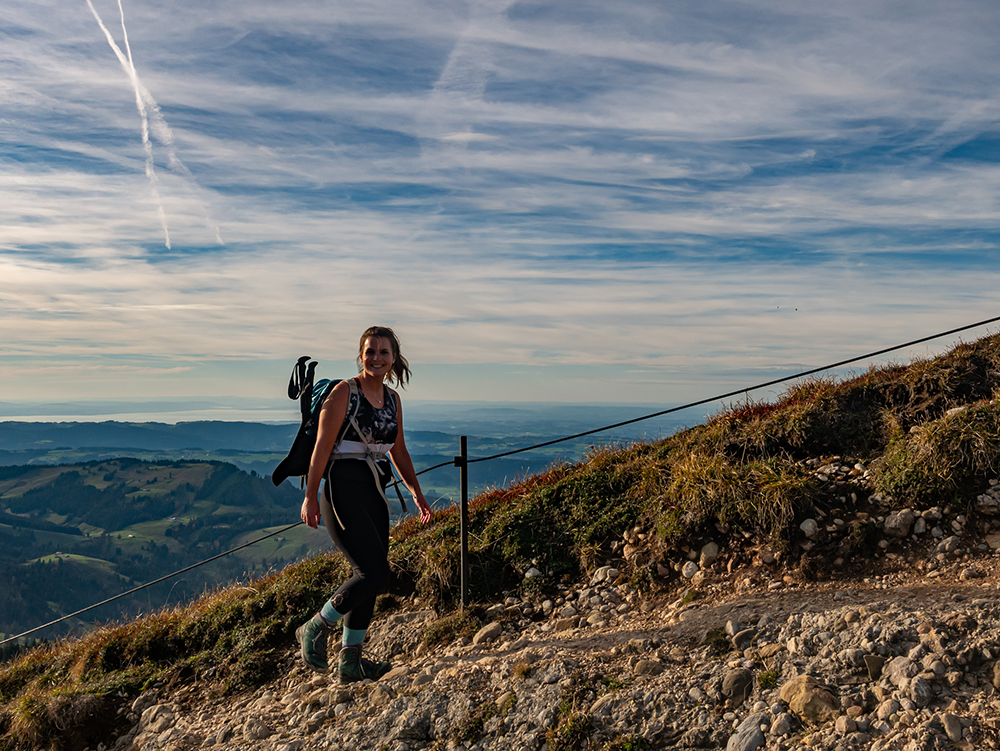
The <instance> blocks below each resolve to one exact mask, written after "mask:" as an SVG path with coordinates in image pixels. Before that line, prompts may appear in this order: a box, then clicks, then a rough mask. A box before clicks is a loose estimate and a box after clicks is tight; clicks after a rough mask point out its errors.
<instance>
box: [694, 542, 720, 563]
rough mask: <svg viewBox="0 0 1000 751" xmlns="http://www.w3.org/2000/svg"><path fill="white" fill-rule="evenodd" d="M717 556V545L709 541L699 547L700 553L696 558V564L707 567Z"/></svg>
mask: <svg viewBox="0 0 1000 751" xmlns="http://www.w3.org/2000/svg"><path fill="white" fill-rule="evenodd" d="M718 557H719V546H718V545H717V544H716V543H714V542H710V543H708V544H707V545H705V546H704V547H703V548H702V549H701V555H700V556H699V558H698V566H699V567H700V568H707V567H708V566H711V565H712V564H713V563H715V561H716V559H718Z"/></svg>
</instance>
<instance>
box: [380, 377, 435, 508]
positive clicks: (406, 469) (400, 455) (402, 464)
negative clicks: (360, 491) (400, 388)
mask: <svg viewBox="0 0 1000 751" xmlns="http://www.w3.org/2000/svg"><path fill="white" fill-rule="evenodd" d="M393 393H394V395H395V397H396V420H397V422H398V424H399V427H398V428H397V430H396V441H395V443H394V444H393V446H392V449H391V450H390V451H389V457H390V458H391V459H392V463H393V464H395V465H396V471H397V472H399V476H400V477H402V478H403V482H404V483H406V487H407V489H409V491H410V492H411V493H412V494H413V500H414V501H416V503H417V508H419V509H420V521H422V522H423V523H424V524H426V523H427V522H429V521H430V520H431V506H430V504H429V503H427V499H426V498H424V493H423V491H422V490H421V489H420V483H419V482H418V481H417V473H416V470H414V469H413V460H412V459H411V458H410V452H409V451H407V450H406V441H405V440H404V439H403V401H402V399H400V398H399V394H395V392H393Z"/></svg>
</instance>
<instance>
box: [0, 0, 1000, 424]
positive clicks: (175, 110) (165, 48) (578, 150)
mask: <svg viewBox="0 0 1000 751" xmlns="http://www.w3.org/2000/svg"><path fill="white" fill-rule="evenodd" d="M997 39H1000V9H998V7H997V6H996V4H995V3H993V2H990V1H989V0H984V1H982V2H978V1H977V2H965V1H963V0H956V1H955V2H950V3H947V4H945V3H939V2H933V3H932V2H920V1H916V2H914V1H909V2H905V3H903V2H871V0H865V1H864V2H852V1H850V0H846V1H845V2H839V3H830V2H811V1H809V0H805V1H803V0H795V2H790V1H789V2H784V1H782V0H766V2H765V1H764V0H748V1H747V2H715V1H712V0H709V1H708V2H697V3H695V2H678V3H663V2H652V1H646V2H633V1H631V0H619V2H615V3H607V2H590V1H589V0H581V1H580V2H574V3H564V2H563V3H557V2H507V1H506V0H481V1H479V0H475V1H472V2H466V1H451V0H441V1H429V2H425V1H423V0H414V1H412V2H405V3H404V2H398V1H397V2H385V1H384V0H365V1H364V2H354V1H353V0H344V1H342V2H318V1H317V2H309V3H302V2H286V3H273V2H268V3H263V2H259V0H240V1H239V2H235V1H234V0H200V1H199V2H197V3H195V2H190V1H189V0H172V2H170V3H165V2H162V0H160V1H159V2H154V1H153V0H122V3H121V5H119V4H118V2H117V0H90V2H88V0H69V2H66V1H62V2H59V3H56V2H52V1H49V0H30V2H28V1H26V0H6V1H5V2H4V3H3V5H2V6H0V341H2V347H0V400H3V402H4V404H7V405H15V406H14V407H12V408H11V409H9V410H7V411H4V409H0V413H2V414H0V418H3V417H4V415H12V414H17V415H22V416H23V415H24V414H31V413H32V409H27V410H26V409H25V407H24V405H25V404H28V405H38V404H43V403H46V402H62V401H75V402H81V401H87V400H91V401H98V402H99V401H101V400H105V401H110V400H119V401H120V400H126V401H130V402H134V403H135V404H138V405H141V404H142V403H152V402H158V403H163V402H171V403H172V404H175V405H176V404H178V403H185V402H186V401H189V402H190V403H191V404H195V403H200V402H199V400H206V399H207V400H211V399H229V400H233V399H235V400H246V403H247V404H251V403H253V404H258V403H265V402H268V401H269V400H270V401H272V402H273V400H275V399H281V398H283V394H284V389H285V384H286V382H287V377H288V376H287V374H288V371H289V370H290V367H291V364H292V363H293V362H294V360H295V359H296V358H297V357H298V356H299V355H302V354H309V355H312V356H313V357H315V358H317V359H318V360H320V370H319V372H320V374H321V375H324V376H328V377H329V376H343V375H348V374H350V373H353V372H354V365H353V358H354V355H355V353H356V351H357V346H358V341H357V339H358V336H359V335H360V333H361V331H362V330H364V329H365V328H366V327H367V326H369V325H372V324H375V323H378V324H382V325H389V326H392V327H393V328H394V329H395V330H396V331H397V332H398V333H399V335H400V337H401V340H402V343H403V352H404V354H405V355H406V357H407V358H408V359H409V361H410V363H411V365H412V369H413V380H412V381H411V384H410V386H409V387H408V389H407V391H406V393H407V394H408V395H409V398H412V399H415V400H432V401H433V400H439V401H468V400H478V401H490V402H506V401H515V402H573V403H596V402H600V403H613V402H632V403H649V404H676V403H679V402H682V401H687V400H694V399H699V398H703V397H706V396H709V395H711V394H713V393H720V392H722V391H726V390H729V389H731V388H740V387H742V386H743V385H748V384H751V383H755V382H759V381H762V380H766V379H769V378H774V377H778V376H780V375H784V374H787V373H792V372H796V371H797V370H801V369H805V368H809V367H814V366H818V365H822V364H824V363H827V362H832V361H836V360H839V359H843V358H847V357H851V356H853V355H857V354H861V353H863V352H867V351H872V350H875V349H879V348H881V347H885V346H890V345H892V344H895V343H898V342H903V341H907V340H911V339H915V338H917V337H919V336H924V335H927V334H932V333H934V332H936V331H941V330H945V329H949V328H952V327H957V326H961V325H963V324H966V323H971V322H973V321H977V320H981V319H985V318H988V317H991V316H994V315H1000V305H998V302H997V297H998V296H997V290H998V288H1000V284H998V282H1000V274H998V271H997V270H998V269H1000V253H998V248H997V242H998V238H1000V234H998V225H1000V212H998V195H1000V99H998V95H997V94H998V88H997V87H998V82H1000V46H998V43H997ZM995 330H996V329H995V328H994V329H982V330H979V331H974V332H970V333H968V334H964V335H963V337H964V338H965V339H967V340H968V339H972V338H976V337H977V336H980V335H984V334H986V333H989V332H991V331H995ZM954 341H955V338H952V339H949V340H942V341H939V342H933V343H930V344H928V345H924V346H922V347H919V348H915V349H913V350H912V351H906V352H902V353H899V354H898V355H895V356H894V358H895V359H896V360H906V359H908V358H910V357H913V356H926V355H933V354H936V353H937V352H940V351H942V350H943V349H944V348H946V347H947V346H949V345H950V344H951V343H953V342H954ZM883 361H884V359H883ZM859 367H860V368H863V367H864V365H863V364H862V365H861V366H859ZM764 396H767V394H765V395H764ZM16 405H21V406H19V407H18V406H16ZM150 409H152V408H150ZM288 409H289V415H290V417H292V418H294V405H290V403H289V406H288ZM35 411H36V412H37V411H38V410H35ZM154 411H155V410H154ZM135 412H136V414H137V415H140V416H141V414H142V408H141V406H140V407H136V409H135ZM49 413H50V414H51V413H52V411H51V410H50V411H49Z"/></svg>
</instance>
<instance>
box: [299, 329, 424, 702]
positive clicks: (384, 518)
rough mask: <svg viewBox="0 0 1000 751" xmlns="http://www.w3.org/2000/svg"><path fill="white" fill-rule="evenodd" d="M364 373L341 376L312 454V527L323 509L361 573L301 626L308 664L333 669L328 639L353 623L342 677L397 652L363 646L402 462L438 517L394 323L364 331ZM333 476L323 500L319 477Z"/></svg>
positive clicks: (370, 671) (368, 670)
mask: <svg viewBox="0 0 1000 751" xmlns="http://www.w3.org/2000/svg"><path fill="white" fill-rule="evenodd" d="M358 366H359V367H358V370H359V371H360V375H358V376H357V377H356V378H353V379H350V380H346V381H342V382H340V383H338V384H337V385H336V386H334V388H333V390H332V391H331V392H330V395H329V396H328V397H327V398H326V401H325V402H324V403H323V407H322V411H321V412H320V416H319V428H318V431H317V435H316V447H315V449H313V454H312V459H311V460H310V462H309V474H308V477H307V481H306V496H305V499H304V500H303V501H302V514H301V517H302V521H304V522H305V523H306V524H308V525H309V526H310V527H312V528H313V529H316V528H317V527H318V526H319V522H320V520H321V519H322V520H323V522H324V523H325V524H326V529H327V532H329V533H330V537H331V538H332V539H333V542H334V544H335V545H336V546H337V548H339V549H340V551H341V552H343V554H344V555H345V556H346V557H347V560H348V562H349V563H350V564H351V567H352V568H353V576H351V578H350V579H348V580H347V581H346V582H344V583H343V584H342V585H341V586H340V588H339V589H338V590H337V591H336V592H335V593H334V595H333V597H331V598H330V600H329V601H328V602H327V603H326V604H325V605H324V606H323V608H322V609H321V610H320V611H319V612H318V613H317V614H316V615H314V616H313V617H312V618H311V619H309V620H308V621H306V622H305V623H304V624H302V625H301V626H300V627H299V628H298V629H297V630H296V632H295V637H296V638H297V639H298V641H299V645H300V647H301V653H302V659H303V661H304V662H305V664H306V665H307V666H308V667H310V668H311V669H313V670H316V671H321V672H322V671H326V670H327V669H328V667H329V666H328V663H327V656H326V645H327V638H328V636H329V634H330V632H331V630H332V629H333V626H334V624H335V623H336V622H337V621H338V620H341V619H343V621H344V630H343V639H342V642H341V648H340V655H339V659H338V664H337V671H338V673H339V675H340V682H341V683H350V682H352V681H360V680H364V679H365V678H371V679H373V680H376V679H378V678H381V677H382V676H383V675H385V674H386V673H388V672H389V670H390V668H391V666H390V665H389V663H388V662H385V661H381V662H375V661H373V660H369V659H367V658H364V657H362V656H361V645H362V643H363V642H364V640H365V633H366V632H367V630H368V625H369V624H370V623H371V619H372V612H373V611H374V609H375V596H376V595H377V594H378V593H379V592H380V591H381V590H382V589H383V588H385V586H386V585H387V584H388V583H389V561H388V553H389V507H388V505H389V504H388V501H387V500H386V497H385V486H386V484H387V483H388V482H389V480H390V478H391V477H392V472H391V469H390V467H389V462H388V460H387V459H386V457H387V456H388V457H390V458H391V459H392V463H393V464H395V465H396V470H397V471H398V472H399V475H400V477H402V478H403V482H404V483H405V484H406V487H407V488H408V489H409V490H410V492H411V493H412V494H413V499H414V500H415V501H416V503H417V507H418V508H419V510H420V520H421V521H422V522H424V523H427V522H428V521H430V518H431V509H430V506H429V505H428V503H427V500H426V499H425V498H424V494H423V493H422V492H421V490H420V483H419V482H418V481H417V475H416V472H415V471H414V469H413V461H412V460H411V459H410V454H409V452H408V451H407V450H406V444H405V443H404V441H403V408H402V403H401V401H400V399H399V395H398V394H397V393H396V392H395V391H393V390H392V389H390V388H389V387H388V386H387V385H386V381H388V382H389V383H395V384H397V385H399V386H405V385H406V383H407V382H408V381H409V379H410V368H409V364H408V363H407V362H406V358H405V357H403V355H402V354H401V353H400V351H399V339H398V338H397V337H396V334H395V333H393V331H392V329H390V328H386V327H383V326H372V327H371V328H369V329H368V330H367V331H365V333H364V334H362V335H361V344H360V347H359V351H358ZM352 391H353V392H354V393H355V394H356V396H355V397H354V398H356V399H358V400H359V401H358V408H357V413H356V417H355V419H349V418H347V409H348V405H349V403H350V401H351V398H352ZM324 477H325V478H326V483H325V484H324V487H323V496H322V498H321V499H319V500H317V496H318V494H319V486H320V481H321V480H322V479H324Z"/></svg>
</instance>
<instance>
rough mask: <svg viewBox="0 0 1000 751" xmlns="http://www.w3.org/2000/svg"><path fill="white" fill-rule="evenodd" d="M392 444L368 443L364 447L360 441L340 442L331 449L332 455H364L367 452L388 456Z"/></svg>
mask: <svg viewBox="0 0 1000 751" xmlns="http://www.w3.org/2000/svg"><path fill="white" fill-rule="evenodd" d="M393 446H395V444H394V443H369V444H368V445H367V446H365V444H364V443H362V442H361V441H341V442H340V443H338V444H337V445H336V446H334V447H333V453H334V454H365V453H367V452H369V451H371V452H372V453H376V454H388V453H389V452H390V451H391V450H392V447H393Z"/></svg>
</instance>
